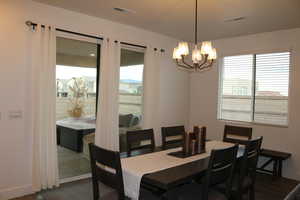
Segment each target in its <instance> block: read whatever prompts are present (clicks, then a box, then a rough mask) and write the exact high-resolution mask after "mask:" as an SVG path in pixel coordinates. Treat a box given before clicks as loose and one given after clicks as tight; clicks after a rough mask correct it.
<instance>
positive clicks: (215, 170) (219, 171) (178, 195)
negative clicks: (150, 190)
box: [164, 145, 238, 200]
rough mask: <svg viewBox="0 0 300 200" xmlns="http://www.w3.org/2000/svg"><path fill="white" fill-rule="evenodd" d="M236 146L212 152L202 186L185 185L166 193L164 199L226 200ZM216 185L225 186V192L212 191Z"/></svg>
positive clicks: (194, 184) (229, 189)
mask: <svg viewBox="0 0 300 200" xmlns="http://www.w3.org/2000/svg"><path fill="white" fill-rule="evenodd" d="M237 151H238V145H233V146H232V147H228V148H225V149H218V150H212V151H211V155H210V159H209V162H208V169H207V170H206V172H205V175H204V178H203V182H202V184H198V183H196V182H193V183H189V184H185V185H183V186H181V187H179V188H176V189H174V190H171V191H170V192H167V193H166V194H165V195H164V197H165V199H172V200H194V199H195V200H228V199H229V198H230V191H231V187H232V179H233V170H234V166H235V163H236V159H237ZM217 184H225V185H226V191H225V192H224V193H221V192H219V191H217V190H214V189H213V186H215V185H217Z"/></svg>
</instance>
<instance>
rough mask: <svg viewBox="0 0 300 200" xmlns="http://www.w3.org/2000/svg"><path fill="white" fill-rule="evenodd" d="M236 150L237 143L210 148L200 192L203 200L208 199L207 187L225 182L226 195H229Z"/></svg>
mask: <svg viewBox="0 0 300 200" xmlns="http://www.w3.org/2000/svg"><path fill="white" fill-rule="evenodd" d="M237 152H238V145H234V146H232V147H229V148H225V149H218V150H212V152H211V156H210V160H209V165H208V169H207V172H206V175H205V179H204V191H203V193H202V194H203V196H202V198H203V199H204V200H207V199H208V190H209V188H210V187H211V186H214V185H217V184H221V183H225V184H226V195H227V196H228V197H229V194H230V190H231V186H232V178H233V170H234V167H235V163H236V159H237Z"/></svg>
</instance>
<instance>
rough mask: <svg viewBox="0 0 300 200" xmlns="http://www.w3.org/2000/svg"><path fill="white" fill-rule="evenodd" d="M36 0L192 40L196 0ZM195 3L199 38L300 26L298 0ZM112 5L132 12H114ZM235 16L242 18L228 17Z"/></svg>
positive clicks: (200, 1) (239, 0)
mask: <svg viewBox="0 0 300 200" xmlns="http://www.w3.org/2000/svg"><path fill="white" fill-rule="evenodd" d="M35 1H37V2H41V3H46V4H49V5H53V6H57V7H62V8H65V9H69V10H72V11H76V12H80V13H84V14H87V15H91V16H96V17H100V18H105V19H108V20H112V21H116V22H119V23H123V24H128V25H133V26H136V27H140V28H143V29H147V30H150V31H154V32H158V33H162V34H165V35H169V36H172V37H175V38H178V39H184V40H189V41H193V20H194V17H193V15H194V4H195V0H85V1H83V0H35ZM198 4H199V10H198V11H199V18H198V19H199V35H198V36H199V38H200V40H214V39H219V38H226V37H234V36H240V35H247V34H254V33H261V32H269V31H274V30H280V29H289V28H296V27H300V12H299V10H300V0H198ZM115 7H120V8H126V9H128V10H131V12H126V13H122V12H117V11H115V10H113V8H115ZM237 17H245V19H244V20H241V21H230V19H233V18H237ZM227 20H229V21H230V22H229V21H227Z"/></svg>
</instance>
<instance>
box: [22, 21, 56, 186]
mask: <svg viewBox="0 0 300 200" xmlns="http://www.w3.org/2000/svg"><path fill="white" fill-rule="evenodd" d="M55 32H56V30H55V28H54V27H50V26H45V27H41V25H37V26H36V27H35V29H34V30H31V31H30V39H31V41H30V45H31V51H30V53H31V54H30V56H29V57H30V58H29V59H30V61H29V64H30V68H29V69H30V77H29V80H30V81H31V82H30V83H29V84H30V91H28V92H29V93H30V95H29V96H30V98H29V100H30V102H31V105H30V109H31V112H30V113H31V118H30V119H31V123H30V127H31V131H32V133H33V164H32V165H33V166H32V167H33V172H32V175H33V189H34V191H40V190H41V189H48V188H52V187H54V186H58V184H59V178H58V163H57V147H56V123H55V103H56V102H55V98H56V86H55V65H56V35H55Z"/></svg>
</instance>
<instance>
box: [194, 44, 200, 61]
mask: <svg viewBox="0 0 300 200" xmlns="http://www.w3.org/2000/svg"><path fill="white" fill-rule="evenodd" d="M192 60H193V63H199V62H200V61H201V60H202V55H201V51H200V50H199V49H198V47H197V45H195V48H194V50H193V54H192Z"/></svg>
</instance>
